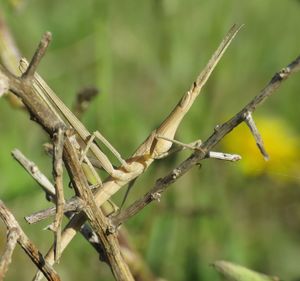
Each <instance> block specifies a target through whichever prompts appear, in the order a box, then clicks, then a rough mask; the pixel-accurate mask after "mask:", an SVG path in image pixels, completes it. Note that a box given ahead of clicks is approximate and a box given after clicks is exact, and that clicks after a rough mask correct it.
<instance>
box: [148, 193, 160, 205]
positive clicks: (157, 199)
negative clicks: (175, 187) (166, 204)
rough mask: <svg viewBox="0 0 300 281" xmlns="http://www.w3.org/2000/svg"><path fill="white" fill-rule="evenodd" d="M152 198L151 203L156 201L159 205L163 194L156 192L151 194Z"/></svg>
mask: <svg viewBox="0 0 300 281" xmlns="http://www.w3.org/2000/svg"><path fill="white" fill-rule="evenodd" d="M150 197H151V201H154V200H156V201H157V202H158V203H159V202H160V199H161V194H160V193H159V192H154V193H151V195H150Z"/></svg>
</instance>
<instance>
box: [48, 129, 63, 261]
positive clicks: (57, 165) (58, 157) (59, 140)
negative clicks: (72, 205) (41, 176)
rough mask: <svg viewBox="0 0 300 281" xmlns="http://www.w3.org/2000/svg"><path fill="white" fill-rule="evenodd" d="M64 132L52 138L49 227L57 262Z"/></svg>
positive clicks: (59, 238)
mask: <svg viewBox="0 0 300 281" xmlns="http://www.w3.org/2000/svg"><path fill="white" fill-rule="evenodd" d="M64 134H65V131H64V130H62V129H60V128H59V129H58V131H57V133H56V134H54V140H53V143H54V145H53V176H54V179H55V191H56V192H55V194H56V196H55V199H56V200H55V205H56V214H55V218H54V222H53V224H51V226H50V229H51V230H52V231H54V235H55V238H54V241H55V248H54V249H55V251H54V257H55V261H56V262H58V261H59V258H60V255H61V250H60V248H61V225H62V221H63V217H64V205H65V198H64V187H63V161H62V155H63V146H64Z"/></svg>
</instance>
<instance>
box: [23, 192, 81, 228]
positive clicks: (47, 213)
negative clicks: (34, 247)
mask: <svg viewBox="0 0 300 281" xmlns="http://www.w3.org/2000/svg"><path fill="white" fill-rule="evenodd" d="M84 205H85V204H84V202H83V201H82V200H81V199H80V198H78V197H73V198H71V199H69V200H68V201H67V202H66V203H65V204H64V205H63V207H64V208H63V213H65V214H66V213H69V212H72V213H73V214H74V213H78V212H80V211H82V209H83V208H84ZM55 213H56V207H55V206H53V207H50V208H47V209H44V210H41V211H37V212H35V213H33V214H31V215H29V216H26V217H25V220H26V222H28V223H29V224H34V223H38V222H40V221H42V220H45V219H47V218H49V217H52V216H54V215H55Z"/></svg>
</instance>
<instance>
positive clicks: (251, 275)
mask: <svg viewBox="0 0 300 281" xmlns="http://www.w3.org/2000/svg"><path fill="white" fill-rule="evenodd" d="M212 266H213V267H214V268H215V269H216V270H217V271H218V272H220V273H221V275H222V276H223V277H224V280H228V281H279V278H278V277H276V276H267V275H265V274H261V273H258V272H255V271H253V270H250V269H248V268H246V267H243V266H240V265H237V264H234V263H231V262H227V261H216V262H214V263H213V264H212Z"/></svg>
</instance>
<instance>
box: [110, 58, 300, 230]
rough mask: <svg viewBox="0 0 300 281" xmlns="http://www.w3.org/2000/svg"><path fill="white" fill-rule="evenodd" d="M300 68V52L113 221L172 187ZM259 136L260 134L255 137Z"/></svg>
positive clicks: (129, 214) (119, 221)
mask: <svg viewBox="0 0 300 281" xmlns="http://www.w3.org/2000/svg"><path fill="white" fill-rule="evenodd" d="M299 70H300V56H299V57H297V58H296V59H295V60H294V61H293V62H291V63H290V64H289V65H288V66H287V67H285V68H283V69H281V70H280V71H279V72H278V73H276V74H275V75H274V76H273V77H272V79H271V81H270V82H269V83H268V85H267V86H266V87H265V88H264V89H263V90H262V91H261V92H260V93H259V94H258V95H257V96H256V97H254V98H253V99H252V100H251V101H250V102H249V103H248V104H247V105H246V106H245V107H244V108H243V109H242V110H241V111H240V112H238V113H237V114H235V115H234V116H233V117H232V118H231V119H230V120H228V121H227V122H225V123H223V124H222V125H219V126H217V127H216V128H215V130H214V132H213V133H212V134H211V136H210V137H209V138H208V139H207V140H206V141H205V142H203V143H202V145H201V150H197V151H195V152H194V153H193V154H192V155H191V156H190V157H188V158H187V159H186V160H185V161H183V162H182V163H181V164H179V165H178V166H177V167H176V168H175V169H173V170H172V171H171V172H170V173H169V174H168V175H166V176H165V177H163V178H161V179H159V180H158V181H157V182H156V183H155V185H154V186H153V187H152V188H151V189H150V191H149V192H147V193H146V194H145V195H144V197H142V198H141V199H139V200H137V201H135V202H134V203H133V204H132V205H131V206H129V207H128V208H127V209H126V210H124V211H123V212H121V213H120V214H119V215H117V216H116V217H114V218H113V224H114V225H115V226H118V225H119V224H121V223H123V222H124V221H126V220H127V219H129V218H131V217H133V216H134V215H136V214H137V213H138V212H140V211H141V210H142V209H143V208H144V207H146V206H147V205H148V204H149V203H151V202H152V201H154V200H157V199H160V197H161V194H162V193H163V192H164V191H165V190H166V189H167V188H168V186H169V185H171V184H172V183H174V182H175V181H176V180H177V179H179V178H180V177H182V176H183V175H184V174H185V173H186V172H188V171H189V170H190V169H191V168H192V167H194V166H195V165H196V164H197V163H199V162H200V161H201V160H203V159H204V158H206V155H207V153H209V152H210V151H211V149H212V148H213V147H214V146H215V145H216V144H217V143H218V142H219V141H220V140H222V139H223V138H224V136H225V135H227V134H228V133H229V132H230V131H232V130H233V129H234V128H235V127H237V126H238V125H239V124H240V123H242V122H244V121H245V120H246V119H247V117H248V116H249V113H252V112H254V111H255V109H256V108H257V107H258V106H259V105H261V104H262V103H263V102H264V101H265V100H266V99H267V98H268V97H270V96H271V95H272V94H273V93H274V92H275V91H276V90H277V89H278V88H279V86H280V85H281V84H282V82H283V81H285V80H286V79H288V78H289V77H290V75H292V74H293V73H296V72H297V71H299ZM255 138H256V137H255Z"/></svg>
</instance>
